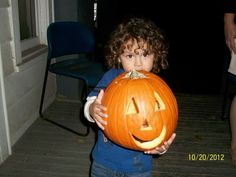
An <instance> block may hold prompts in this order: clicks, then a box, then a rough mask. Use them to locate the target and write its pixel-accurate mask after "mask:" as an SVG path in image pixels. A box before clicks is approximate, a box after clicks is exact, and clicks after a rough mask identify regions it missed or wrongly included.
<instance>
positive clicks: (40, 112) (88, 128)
mask: <svg viewBox="0 0 236 177" xmlns="http://www.w3.org/2000/svg"><path fill="white" fill-rule="evenodd" d="M49 64H50V61H49V60H48V61H47V66H46V71H45V75H44V82H43V89H42V95H41V101H40V107H39V116H40V117H41V118H42V119H43V120H46V121H48V122H50V123H52V124H54V125H56V126H58V127H61V128H63V129H65V130H67V131H70V132H72V133H74V134H76V135H79V136H87V135H88V134H89V132H90V127H89V126H88V125H86V131H85V132H84V133H80V132H77V131H75V130H72V129H71V128H68V127H66V126H64V125H62V124H59V123H57V122H55V121H53V120H50V119H49V118H47V117H44V115H43V111H42V110H43V101H44V96H45V91H46V85H47V78H48V67H49Z"/></svg>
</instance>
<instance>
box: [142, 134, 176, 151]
mask: <svg viewBox="0 0 236 177" xmlns="http://www.w3.org/2000/svg"><path fill="white" fill-rule="evenodd" d="M175 137H176V133H173V134H172V135H171V137H170V139H168V141H165V142H164V145H162V146H161V147H156V148H154V149H151V150H148V151H145V152H144V153H145V154H159V155H162V154H164V153H165V152H166V151H167V150H168V149H169V147H170V145H171V144H172V142H173V141H174V139H175Z"/></svg>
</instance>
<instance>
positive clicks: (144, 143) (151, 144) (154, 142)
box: [131, 126, 166, 149]
mask: <svg viewBox="0 0 236 177" xmlns="http://www.w3.org/2000/svg"><path fill="white" fill-rule="evenodd" d="M165 135H166V127H165V126H164V127H163V129H162V131H161V134H160V136H158V137H157V138H155V139H153V140H151V141H144V140H141V139H139V138H137V136H135V135H133V134H131V137H132V139H133V140H134V142H135V144H136V145H137V146H138V147H141V148H144V149H153V148H155V147H156V146H158V145H159V144H160V143H161V142H162V141H163V139H164V138H165Z"/></svg>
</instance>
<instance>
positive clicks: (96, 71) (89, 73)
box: [49, 58, 105, 87]
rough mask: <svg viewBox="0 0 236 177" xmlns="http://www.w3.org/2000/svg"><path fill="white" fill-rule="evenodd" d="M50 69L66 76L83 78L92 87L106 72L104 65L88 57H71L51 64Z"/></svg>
mask: <svg viewBox="0 0 236 177" xmlns="http://www.w3.org/2000/svg"><path fill="white" fill-rule="evenodd" d="M49 71H50V72H52V73H56V74H61V75H64V76H70V77H73V78H78V79H83V80H84V81H85V82H86V84H87V85H88V86H90V87H94V86H96V84H97V83H98V81H99V80H100V79H101V77H102V76H103V74H104V72H105V68H104V66H103V65H102V64H101V63H99V62H95V61H91V60H88V59H81V58H80V59H70V60H65V61H61V62H57V63H55V64H51V65H50V68H49Z"/></svg>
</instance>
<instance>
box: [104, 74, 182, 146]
mask: <svg viewBox="0 0 236 177" xmlns="http://www.w3.org/2000/svg"><path fill="white" fill-rule="evenodd" d="M142 73H143V74H144V75H145V77H142V78H138V79H137V78H135V79H134V78H132V79H129V78H128V79H127V78H124V74H123V75H120V76H118V77H117V78H116V79H115V80H113V82H112V83H111V84H110V85H109V86H108V88H107V89H106V91H105V95H104V97H103V100H102V102H103V103H102V104H103V105H104V106H106V107H107V114H108V118H107V122H108V125H107V126H105V130H104V133H105V134H106V136H107V137H108V138H109V139H111V140H112V141H114V142H115V143H117V144H119V145H121V146H124V147H126V148H131V149H135V150H147V149H152V148H155V147H156V146H158V145H160V144H161V143H163V142H164V141H165V140H166V139H168V138H169V137H170V135H171V134H172V133H173V131H174V129H175V127H176V124H177V114H178V113H177V104H176V100H175V97H174V96H173V94H172V92H171V91H170V89H169V88H168V87H167V85H166V84H165V83H164V81H162V80H161V79H160V78H159V77H157V76H155V75H154V74H151V73H148V72H142Z"/></svg>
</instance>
